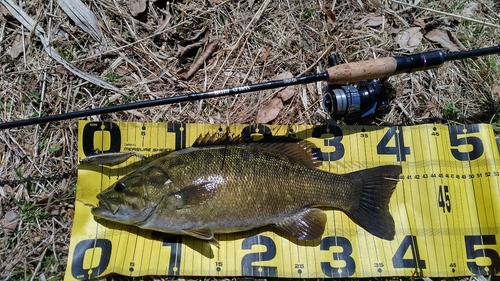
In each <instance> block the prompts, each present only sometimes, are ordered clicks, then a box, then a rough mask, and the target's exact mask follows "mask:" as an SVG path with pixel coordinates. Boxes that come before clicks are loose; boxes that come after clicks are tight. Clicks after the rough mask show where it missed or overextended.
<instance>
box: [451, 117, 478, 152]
mask: <svg viewBox="0 0 500 281" xmlns="http://www.w3.org/2000/svg"><path fill="white" fill-rule="evenodd" d="M449 132H450V145H451V154H452V155H453V157H455V159H457V160H460V161H468V160H475V159H477V158H479V157H481V155H483V152H484V146H483V142H482V140H481V139H480V138H479V137H476V136H471V135H470V134H473V133H478V132H479V126H478V125H477V124H473V125H460V126H451V127H449Z"/></svg>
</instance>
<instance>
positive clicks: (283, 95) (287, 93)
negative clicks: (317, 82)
mask: <svg viewBox="0 0 500 281" xmlns="http://www.w3.org/2000/svg"><path fill="white" fill-rule="evenodd" d="M292 77H293V75H292V73H291V72H290V71H285V72H282V73H280V74H278V75H277V76H276V80H283V79H287V78H292ZM294 94H295V85H291V86H287V87H285V88H284V89H283V90H281V91H279V92H278V95H277V96H276V97H278V98H280V99H281V100H282V101H283V102H286V101H287V100H289V99H290V98H291V97H293V95H294Z"/></svg>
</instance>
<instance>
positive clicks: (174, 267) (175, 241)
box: [162, 236, 182, 275]
mask: <svg viewBox="0 0 500 281" xmlns="http://www.w3.org/2000/svg"><path fill="white" fill-rule="evenodd" d="M181 243H182V237H180V236H165V237H163V242H162V246H163V247H170V256H169V257H168V275H179V267H180V262H181V249H182V247H181V245H182V244H181Z"/></svg>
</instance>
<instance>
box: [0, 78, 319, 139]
mask: <svg viewBox="0 0 500 281" xmlns="http://www.w3.org/2000/svg"><path fill="white" fill-rule="evenodd" d="M327 78H328V75H327V74H326V72H325V73H319V74H314V75H308V76H301V77H294V78H287V79H283V80H274V81H269V82H264V83H259V84H253V85H248V86H241V87H234V88H230V89H223V90H215V91H208V92H201V93H190V94H186V95H182V96H175V97H168V98H160V99H155V100H147V101H139V102H133V103H126V104H119V105H111V106H106V107H100V108H93V109H87V110H80V111H74V112H67V113H61V114H55V115H48V116H43V117H36V118H30V119H24V120H18V121H12V122H4V123H0V130H2V129H8V128H14V127H23V126H29V125H36V124H43V123H48V122H55V121H61V120H67V119H73V118H80V117H85V116H91V115H98V114H104V113H111V112H118V111H125V110H130V109H138V108H144V107H150V106H157V105H165V104H172V103H178V102H185V101H196V100H201V99H206V98H215V97H222V96H227V95H235V94H242V93H248V92H253V91H260V90H268V89H275V88H280V87H286V86H291V85H297V84H308V83H314V82H319V81H325V80H326V79H327Z"/></svg>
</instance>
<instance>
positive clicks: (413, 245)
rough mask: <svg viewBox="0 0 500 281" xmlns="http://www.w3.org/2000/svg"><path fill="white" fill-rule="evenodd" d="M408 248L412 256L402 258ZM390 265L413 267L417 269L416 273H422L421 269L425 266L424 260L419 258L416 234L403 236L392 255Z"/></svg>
mask: <svg viewBox="0 0 500 281" xmlns="http://www.w3.org/2000/svg"><path fill="white" fill-rule="evenodd" d="M408 250H411V256H412V257H411V258H404V257H405V255H406V253H407V252H408ZM392 265H393V266H394V268H414V269H416V270H417V273H419V274H420V275H421V274H422V272H421V270H422V269H424V268H426V265H425V260H422V259H421V258H420V252H419V250H418V244H417V237H416V236H413V235H407V236H405V238H404V239H403V241H402V242H401V244H400V245H399V247H398V249H397V250H396V253H395V254H394V256H393V257H392Z"/></svg>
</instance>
